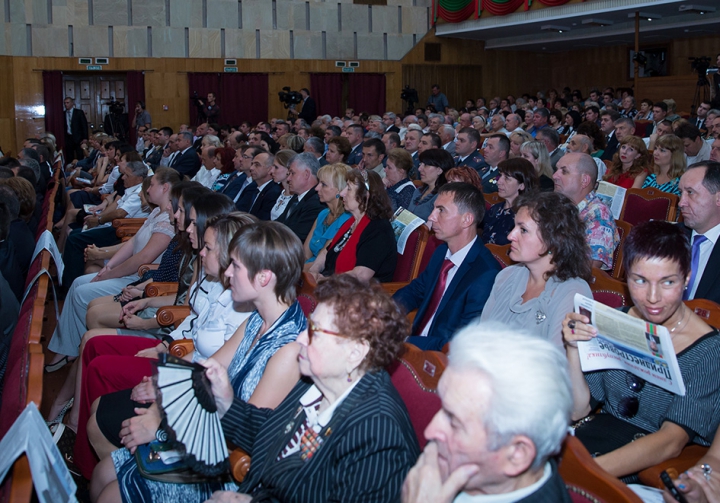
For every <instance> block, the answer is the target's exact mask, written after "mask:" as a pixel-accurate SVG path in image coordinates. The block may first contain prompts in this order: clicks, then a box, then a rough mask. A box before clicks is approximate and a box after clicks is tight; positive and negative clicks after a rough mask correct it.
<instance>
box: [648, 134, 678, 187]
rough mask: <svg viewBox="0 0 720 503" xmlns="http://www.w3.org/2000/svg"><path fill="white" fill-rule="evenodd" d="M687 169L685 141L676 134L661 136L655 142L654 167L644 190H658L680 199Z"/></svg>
mask: <svg viewBox="0 0 720 503" xmlns="http://www.w3.org/2000/svg"><path fill="white" fill-rule="evenodd" d="M686 167H687V160H686V159H685V152H684V145H683V141H682V140H681V139H680V138H678V137H677V136H675V135H674V134H669V135H665V136H661V137H660V138H658V139H657V141H656V142H655V150H653V165H652V167H651V168H650V174H649V175H648V177H647V178H646V179H645V183H643V186H642V188H643V189H646V188H656V189H658V190H661V191H663V192H669V193H670V194H675V195H676V196H678V197H680V188H679V187H678V186H679V185H680V177H681V176H682V174H683V173H684V172H685V168H686Z"/></svg>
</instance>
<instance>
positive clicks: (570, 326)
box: [568, 320, 575, 333]
mask: <svg viewBox="0 0 720 503" xmlns="http://www.w3.org/2000/svg"><path fill="white" fill-rule="evenodd" d="M568 328H569V329H570V330H575V320H570V321H568ZM573 333H575V332H573Z"/></svg>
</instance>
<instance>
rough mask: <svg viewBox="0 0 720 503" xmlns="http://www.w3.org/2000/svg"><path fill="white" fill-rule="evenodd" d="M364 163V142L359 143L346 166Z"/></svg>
mask: <svg viewBox="0 0 720 503" xmlns="http://www.w3.org/2000/svg"><path fill="white" fill-rule="evenodd" d="M360 161H362V142H361V143H358V144H357V145H356V146H355V148H354V149H352V150H351V151H350V155H348V158H347V162H346V164H347V165H348V166H356V165H357V164H359V163H360Z"/></svg>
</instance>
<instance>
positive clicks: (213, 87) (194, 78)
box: [188, 73, 225, 126]
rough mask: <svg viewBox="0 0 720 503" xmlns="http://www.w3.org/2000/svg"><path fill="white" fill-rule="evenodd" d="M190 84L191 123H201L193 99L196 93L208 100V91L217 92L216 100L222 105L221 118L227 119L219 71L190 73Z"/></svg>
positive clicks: (195, 124)
mask: <svg viewBox="0 0 720 503" xmlns="http://www.w3.org/2000/svg"><path fill="white" fill-rule="evenodd" d="M188 84H190V96H188V98H189V99H188V106H189V107H190V124H192V125H193V126H197V125H199V123H198V111H197V107H196V106H195V102H194V101H193V100H192V99H191V98H192V97H193V96H194V95H195V93H197V96H198V98H199V99H201V100H202V101H203V103H204V102H205V101H207V95H208V93H215V102H216V103H217V104H218V105H219V106H220V112H221V115H220V119H221V120H223V121H224V120H225V117H224V115H225V114H224V108H223V102H224V101H225V100H224V98H223V95H222V94H220V92H219V88H220V75H219V74H217V73H188Z"/></svg>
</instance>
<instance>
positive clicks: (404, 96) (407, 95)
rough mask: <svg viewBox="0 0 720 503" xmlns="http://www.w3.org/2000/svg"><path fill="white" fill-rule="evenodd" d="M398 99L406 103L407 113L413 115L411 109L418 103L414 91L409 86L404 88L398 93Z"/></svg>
mask: <svg viewBox="0 0 720 503" xmlns="http://www.w3.org/2000/svg"><path fill="white" fill-rule="evenodd" d="M400 99H401V100H403V101H407V104H408V105H407V113H410V114H411V113H413V108H414V107H415V103H417V102H418V101H420V99H419V98H418V93H417V90H416V89H413V88H411V87H410V86H405V87H404V88H403V90H402V91H401V92H400Z"/></svg>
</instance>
